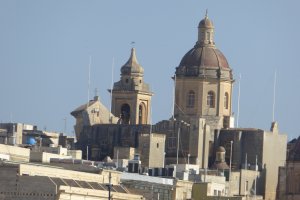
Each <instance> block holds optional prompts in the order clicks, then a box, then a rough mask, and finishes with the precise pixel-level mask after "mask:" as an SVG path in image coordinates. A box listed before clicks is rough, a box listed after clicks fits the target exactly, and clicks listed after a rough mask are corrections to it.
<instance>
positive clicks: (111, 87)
mask: <svg viewBox="0 0 300 200" xmlns="http://www.w3.org/2000/svg"><path fill="white" fill-rule="evenodd" d="M114 66H115V58H114V57H113V58H112V65H111V85H110V113H109V119H108V121H109V122H110V123H112V119H111V117H112V116H111V113H112V90H113V86H114Z"/></svg>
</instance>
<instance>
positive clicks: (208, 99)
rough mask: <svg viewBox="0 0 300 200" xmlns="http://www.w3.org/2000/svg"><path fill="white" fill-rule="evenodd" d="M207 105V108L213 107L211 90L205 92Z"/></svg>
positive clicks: (213, 97) (213, 100) (213, 101)
mask: <svg viewBox="0 0 300 200" xmlns="http://www.w3.org/2000/svg"><path fill="white" fill-rule="evenodd" d="M207 106H208V107H209V108H214V107H215V93H214V92H213V91H209V92H208V93H207Z"/></svg>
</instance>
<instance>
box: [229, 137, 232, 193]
mask: <svg viewBox="0 0 300 200" xmlns="http://www.w3.org/2000/svg"><path fill="white" fill-rule="evenodd" d="M232 144H233V141H232V140H231V141H230V162H229V179H228V180H229V191H228V193H229V194H230V193H231V191H230V189H231V188H230V182H231V162H232Z"/></svg>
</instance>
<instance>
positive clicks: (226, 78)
mask: <svg viewBox="0 0 300 200" xmlns="http://www.w3.org/2000/svg"><path fill="white" fill-rule="evenodd" d="M174 80H175V85H176V89H175V107H174V117H175V118H181V119H183V120H185V121H187V122H189V121H190V120H191V118H205V119H206V122H207V123H208V124H209V125H210V127H211V128H212V129H219V128H223V127H228V126H229V120H230V116H231V113H232V109H231V100H232V85H233V77H232V70H231V69H230V67H229V64H228V62H227V59H226V57H225V56H224V55H223V53H222V52H221V51H220V50H219V49H218V48H217V47H216V46H215V41H214V26H213V23H212V21H211V20H210V19H209V18H208V16H207V14H206V15H205V18H204V19H202V20H201V21H200V23H199V26H198V40H197V42H196V44H195V46H194V47H193V48H192V49H191V50H190V51H188V52H187V53H186V54H185V55H184V56H183V58H182V60H181V62H180V64H179V66H178V67H176V72H175V76H174Z"/></svg>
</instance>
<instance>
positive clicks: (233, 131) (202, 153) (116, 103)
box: [74, 14, 287, 200]
mask: <svg viewBox="0 0 300 200" xmlns="http://www.w3.org/2000/svg"><path fill="white" fill-rule="evenodd" d="M214 33H215V28H214V25H213V23H212V21H211V20H210V19H209V18H208V16H207V14H206V16H205V17H204V19H202V20H201V21H200V23H199V25H198V37H197V41H196V43H195V45H194V46H193V48H192V49H191V50H189V51H188V52H187V53H186V54H185V55H184V56H183V58H182V59H181V61H180V63H179V65H178V66H177V67H176V69H175V74H174V76H173V81H174V85H175V96H174V113H173V116H171V117H170V119H168V120H162V121H160V122H158V123H156V124H154V125H153V126H152V125H150V114H151V113H150V110H151V97H152V95H153V93H152V92H151V91H150V89H149V85H148V84H146V83H144V80H143V76H144V69H143V68H142V66H141V65H140V64H138V62H137V58H136V53H135V49H132V50H131V55H130V57H129V60H128V61H127V62H126V63H125V64H124V65H123V66H122V67H121V77H120V80H119V81H118V82H116V83H115V84H114V87H113V89H112V90H111V91H110V90H109V91H110V92H111V95H112V114H111V113H109V112H107V113H106V114H104V115H103V116H101V115H100V117H104V118H105V119H109V120H110V121H107V120H106V121H105V122H104V123H102V122H99V123H95V124H93V125H92V124H89V125H83V126H82V124H81V125H80V126H81V128H80V130H81V132H80V134H77V135H79V137H78V143H77V145H78V148H80V149H82V150H83V156H86V155H87V154H86V150H85V149H88V152H91V153H90V156H89V157H88V159H93V160H99V159H103V158H104V157H105V156H107V155H109V156H111V157H114V158H115V156H116V155H115V154H116V152H114V148H115V147H118V148H120V149H121V148H128V151H126V154H128V155H130V153H129V152H131V148H134V149H135V150H134V152H135V153H136V152H138V151H140V152H141V149H144V150H145V149H146V148H149V152H151V151H152V150H153V151H154V150H155V151H156V150H159V151H158V152H156V153H155V155H160V157H159V158H158V160H162V159H163V162H164V163H165V164H175V163H176V164H187V163H188V162H189V164H195V165H198V166H199V168H210V167H214V168H217V169H218V167H221V168H223V169H222V170H225V171H226V168H228V166H229V163H230V154H231V153H232V165H231V166H232V169H233V170H237V174H239V175H237V176H236V177H243V175H245V174H248V175H249V174H251V173H252V172H253V171H255V170H256V168H257V167H256V164H255V160H256V156H257V163H258V171H259V172H257V173H258V174H260V178H259V181H258V182H257V184H258V185H259V184H260V185H259V187H260V188H261V190H257V194H260V195H263V196H264V198H265V199H267V200H269V199H275V196H276V187H277V178H275V177H277V174H278V167H280V166H283V164H284V160H285V152H286V142H287V137H286V135H284V134H280V133H279V131H278V127H277V123H273V124H272V128H271V131H264V130H260V129H255V128H253V129H252V128H250V129H248V128H234V126H233V124H234V123H233V122H234V119H233V116H232V91H233V83H234V79H233V72H232V69H231V67H230V65H229V63H228V61H227V59H226V57H225V56H224V55H223V53H222V52H221V51H220V50H219V49H218V48H217V46H216V44H215V39H214ZM90 115H91V113H90ZM74 116H75V115H74ZM110 116H116V117H119V120H118V122H115V121H113V120H111V118H110ZM75 117H76V116H75ZM77 123H80V120H78V121H77ZM76 126H77V124H76ZM153 133H154V134H153ZM147 134H148V135H150V134H153V136H155V137H156V139H159V138H160V139H162V138H163V137H160V135H164V136H165V138H164V139H163V140H165V150H164V152H163V151H162V149H160V148H159V149H155V147H157V142H155V140H143V139H142V138H143V137H142V135H144V136H146V138H147V137H148V138H151V137H152V136H147ZM149 141H150V142H149ZM151 141H154V142H153V143H151ZM231 141H233V146H232V148H231V145H230V144H231ZM160 142H162V140H160ZM148 144H149V146H147V145H148ZM158 146H159V147H160V146H161V144H159V145H158ZM219 146H223V147H224V148H223V149H222V151H220V152H219V153H220V155H218V156H219V157H217V162H216V163H215V158H216V157H215V155H216V151H217V148H218V147H219ZM87 147H88V148H87ZM254 147H255V148H254ZM144 150H143V151H144ZM219 150H220V149H219ZM223 150H225V151H223ZM159 152H161V153H159ZM225 152H226V153H225ZM131 153H132V152H131ZM164 153H165V158H164ZM142 154H144V153H142ZM150 154H151V153H150ZM150 154H149V155H150ZM246 154H247V156H248V158H247V165H244V163H245V162H246ZM145 155H147V153H146V154H145ZM153 155H154V154H153ZM273 155H276V157H274V156H273ZM224 156H225V158H224ZM150 157H151V156H150ZM150 157H149V159H151V158H150ZM143 162H144V163H148V164H147V165H150V164H149V163H151V162H150V160H149V162H148V161H143ZM156 164H158V163H156ZM160 164H161V163H160ZM214 164H215V165H214ZM218 165H219V166H218ZM221 165H222V166H221ZM248 165H250V167H249V166H248ZM245 167H247V168H246V170H249V172H247V173H243V175H242V172H241V171H240V169H242V168H245ZM221 168H220V169H221ZM251 170H252V171H251ZM248 175H245V176H247V177H248V179H249V184H250V182H251V186H250V185H249V190H247V191H248V192H249V191H250V190H251V189H253V187H254V186H253V184H252V183H253V177H254V175H253V173H252V175H249V176H248ZM227 176H228V177H229V175H227ZM241 185H243V184H240V186H239V192H236V193H237V194H238V195H243V193H242V192H241V191H243V190H242V189H240V187H241ZM244 185H245V184H244ZM244 193H246V192H244Z"/></svg>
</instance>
